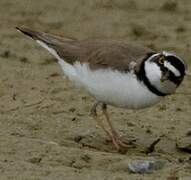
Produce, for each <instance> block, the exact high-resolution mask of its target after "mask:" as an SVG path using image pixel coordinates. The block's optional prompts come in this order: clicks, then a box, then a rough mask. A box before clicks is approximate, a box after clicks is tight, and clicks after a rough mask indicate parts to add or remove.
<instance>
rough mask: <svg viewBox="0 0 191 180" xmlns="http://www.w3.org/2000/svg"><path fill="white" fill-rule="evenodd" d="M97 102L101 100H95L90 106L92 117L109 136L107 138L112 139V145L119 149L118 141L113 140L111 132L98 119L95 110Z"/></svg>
mask: <svg viewBox="0 0 191 180" xmlns="http://www.w3.org/2000/svg"><path fill="white" fill-rule="evenodd" d="M99 104H101V102H96V103H95V104H94V105H93V107H92V109H91V115H92V117H93V119H94V120H95V121H96V123H97V125H98V126H100V127H101V128H102V129H103V130H104V131H105V133H106V134H107V135H108V136H109V138H110V139H111V140H112V142H113V144H114V146H115V147H116V148H117V149H118V150H119V149H120V147H119V145H118V143H117V142H116V140H115V138H114V136H113V134H112V133H111V132H110V131H108V130H107V129H106V127H105V126H104V124H103V121H102V120H101V119H99V117H98V115H97V110H96V108H97V106H98V105H99Z"/></svg>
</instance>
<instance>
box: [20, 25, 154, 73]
mask: <svg viewBox="0 0 191 180" xmlns="http://www.w3.org/2000/svg"><path fill="white" fill-rule="evenodd" d="M17 29H18V30H20V31H21V32H23V33H24V34H26V35H28V36H30V37H32V38H33V39H34V40H40V41H42V42H44V43H45V44H47V45H48V46H49V47H50V48H53V49H54V50H55V51H56V52H57V53H58V55H59V56H60V57H61V58H62V59H64V60H65V61H66V62H68V63H70V64H73V63H75V62H76V61H79V62H81V63H89V65H90V68H92V69H97V68H111V69H116V70H120V71H124V70H128V69H129V63H130V62H132V61H135V62H136V63H137V65H136V69H137V70H138V69H139V65H140V64H141V62H142V60H143V59H144V58H145V57H147V55H148V54H149V53H153V52H154V51H152V50H151V49H149V48H145V47H140V46H135V45H130V44H128V43H127V42H125V41H117V40H98V39H97V40H75V39H71V38H64V37H60V36H55V35H50V34H48V33H43V32H38V31H32V30H30V29H27V28H17Z"/></svg>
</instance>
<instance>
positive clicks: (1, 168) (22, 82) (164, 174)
mask: <svg viewBox="0 0 191 180" xmlns="http://www.w3.org/2000/svg"><path fill="white" fill-rule="evenodd" d="M190 9H191V2H190V1H188V0H182V1H166V0H160V1H153V0H145V1H142V0H136V1H134V0H119V1H117V0H116V1H115V0H113V1H112V0H94V1H87V0H78V1H77V0H70V1H67V0H54V1H47V0H41V1H36V0H14V1H11V0H9V1H8V0H1V1H0V46H1V48H0V179H1V180H4V179H14V180H41V179H43V180H44V179H46V180H52V179H56V180H61V179H62V180H63V179H64V180H65V179H66V180H75V179H77V180H94V179H96V180H103V179H104V180H107V179H108V180H127V179H128V180H142V179H144V180H150V179H152V180H155V179H162V180H163V179H168V180H175V179H181V180H182V179H183V180H184V179H185V180H189V179H191V177H190V176H191V160H190V149H189V147H190V144H191V136H190V134H191V133H190V130H191V129H190V127H191V121H190V120H191V118H190V117H191V111H190V106H191V94H190V89H191V78H190V77H189V76H187V77H186V78H185V80H184V82H183V84H182V85H181V87H180V88H179V89H178V90H177V94H176V95H172V96H169V97H167V98H165V99H164V100H163V101H162V102H161V103H159V104H158V105H156V106H154V107H151V108H147V109H143V110H139V111H133V110H128V109H118V108H113V107H109V112H110V114H111V116H112V121H113V123H114V124H115V126H116V128H117V129H118V130H119V132H120V133H121V134H122V135H123V136H124V137H126V138H130V139H132V138H133V139H135V140H136V142H134V144H135V147H134V148H129V150H128V151H127V152H126V153H124V154H121V153H119V152H116V150H115V148H114V147H113V145H112V144H111V142H110V141H108V138H107V136H106V135H105V134H104V132H103V131H102V130H101V129H99V128H97V127H96V126H95V122H94V121H93V120H92V118H91V117H90V116H89V110H90V108H91V106H92V104H93V102H94V100H93V98H91V97H90V96H89V95H88V94H87V93H86V92H85V91H84V90H81V89H76V88H74V86H73V84H72V83H71V82H69V80H68V79H67V78H65V77H63V74H62V71H61V69H60V67H59V66H58V64H57V62H56V60H55V59H54V58H53V57H52V56H51V55H50V54H48V52H46V50H44V49H42V48H41V47H39V46H38V45H37V44H36V43H35V42H33V41H32V40H30V39H28V38H26V37H25V36H23V35H22V34H21V33H19V32H17V31H16V30H15V26H21V25H25V26H27V27H31V28H33V29H38V30H42V31H46V32H51V33H55V34H58V35H64V36H67V37H75V38H78V39H87V38H114V39H126V40H127V41H128V42H134V43H138V44H141V45H145V46H148V47H151V48H154V49H156V50H159V51H160V50H164V49H165V50H169V51H173V52H176V54H178V55H179V56H180V57H182V58H183V59H185V60H186V61H187V63H188V66H190V65H191V61H190V50H191V47H190V42H191V36H190V30H191V23H190V21H191V11H190ZM158 138H160V139H161V140H160V142H158V144H157V145H156V146H155V148H154V151H153V152H151V153H149V154H147V153H145V149H147V147H149V146H150V144H152V143H153V141H155V140H156V139H158ZM177 144H178V146H180V147H181V148H180V149H178V148H177ZM185 149H186V150H185ZM183 151H187V152H183ZM137 159H160V160H165V161H167V163H166V164H165V165H164V167H162V168H161V169H159V170H156V171H153V172H151V173H149V174H144V175H142V174H133V173H130V172H129V170H128V163H129V162H130V161H132V160H137Z"/></svg>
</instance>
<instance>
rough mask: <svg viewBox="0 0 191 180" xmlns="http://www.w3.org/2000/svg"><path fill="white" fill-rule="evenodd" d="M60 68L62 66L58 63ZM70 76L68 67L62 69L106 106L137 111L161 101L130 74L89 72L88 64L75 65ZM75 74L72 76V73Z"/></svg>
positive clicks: (103, 70) (111, 71) (102, 71)
mask: <svg viewBox="0 0 191 180" xmlns="http://www.w3.org/2000/svg"><path fill="white" fill-rule="evenodd" d="M60 65H61V66H62V64H61V63H60ZM71 67H72V68H73V70H72V71H71V75H70V70H69V71H68V67H67V66H65V65H63V66H62V69H63V70H64V72H65V73H66V72H67V73H66V74H67V75H68V76H69V78H70V79H72V80H73V81H75V82H77V84H78V85H79V84H80V85H81V86H83V87H84V88H85V89H86V90H87V91H88V92H89V93H90V94H91V95H92V96H94V97H95V98H96V99H97V100H99V101H102V102H105V103H107V104H110V105H113V106H117V107H124V108H131V109H138V108H144V107H148V106H151V105H153V104H155V103H157V102H159V100H160V99H161V97H159V96H156V95H155V94H153V93H151V92H150V91H149V90H148V89H147V87H145V86H144V84H143V83H140V82H139V81H138V80H137V78H136V76H135V75H134V74H132V73H121V72H119V71H113V70H109V69H101V70H93V71H92V70H91V69H90V68H89V66H88V64H80V63H76V64H74V66H71V65H70V68H71ZM74 71H75V72H76V75H75V76H74V73H73V72H74Z"/></svg>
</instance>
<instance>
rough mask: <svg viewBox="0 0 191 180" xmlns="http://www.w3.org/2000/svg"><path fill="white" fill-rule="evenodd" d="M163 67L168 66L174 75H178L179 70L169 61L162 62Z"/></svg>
mask: <svg viewBox="0 0 191 180" xmlns="http://www.w3.org/2000/svg"><path fill="white" fill-rule="evenodd" d="M164 67H166V68H168V69H169V70H170V71H172V72H173V73H174V75H175V76H177V77H178V76H180V75H181V74H180V71H179V70H177V69H176V68H175V67H174V66H173V65H172V64H171V63H169V62H168V61H165V62H164Z"/></svg>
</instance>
